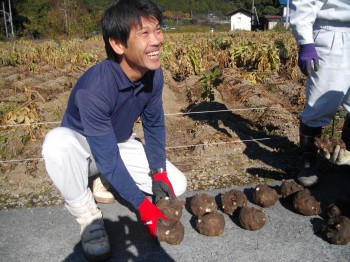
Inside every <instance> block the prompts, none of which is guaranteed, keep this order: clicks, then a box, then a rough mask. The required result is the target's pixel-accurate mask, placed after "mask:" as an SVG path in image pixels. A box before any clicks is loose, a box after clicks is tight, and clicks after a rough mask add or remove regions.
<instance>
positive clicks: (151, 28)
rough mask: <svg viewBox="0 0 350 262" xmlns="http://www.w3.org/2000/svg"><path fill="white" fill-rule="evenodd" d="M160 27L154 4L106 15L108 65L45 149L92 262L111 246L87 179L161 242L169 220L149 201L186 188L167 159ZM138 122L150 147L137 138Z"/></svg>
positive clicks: (140, 0) (138, 1)
mask: <svg viewBox="0 0 350 262" xmlns="http://www.w3.org/2000/svg"><path fill="white" fill-rule="evenodd" d="M161 23H162V12H161V11H160V10H159V8H158V7H157V6H156V5H155V4H154V3H153V2H151V1H149V0H120V1H117V2H116V3H115V4H114V5H113V6H112V7H110V8H109V9H107V10H106V11H105V13H104V15H103V18H102V33H103V39H104V44H105V49H106V53H107V59H106V60H104V61H101V62H100V63H99V64H97V65H94V66H93V67H91V68H90V69H88V70H87V71H86V72H85V73H84V74H83V75H82V76H81V77H80V78H79V79H78V81H77V83H76V85H75V86H74V88H73V90H72V93H71V95H70V97H69V101H68V105H67V109H66V112H65V114H64V116H63V120H62V123H61V126H60V127H58V128H55V129H53V130H52V131H50V132H49V133H48V134H47V136H46V138H45V141H44V144H43V149H42V155H43V158H44V161H45V166H46V170H47V173H48V174H49V176H50V177H51V179H52V181H53V183H54V184H55V186H56V187H57V188H58V189H59V191H60V192H61V194H62V197H63V198H64V200H65V202H66V207H67V209H68V210H69V211H70V212H71V213H72V214H73V215H74V216H75V217H76V218H77V221H78V223H79V224H80V225H81V241H82V246H83V250H84V254H85V255H86V256H87V258H89V259H91V260H99V259H106V258H108V257H109V256H110V245H109V240H108V236H107V234H106V231H105V228H104V224H103V219H102V214H101V211H100V210H99V208H98V207H97V205H96V203H95V200H94V197H93V195H92V193H91V191H90V189H89V188H88V177H89V176H94V175H96V174H100V175H101V176H102V177H103V178H104V179H105V180H107V181H108V182H109V184H110V185H111V186H112V187H113V188H114V189H115V190H116V191H117V192H118V193H119V194H120V196H121V197H122V198H124V199H125V200H126V201H128V202H129V203H130V204H131V205H132V206H133V207H134V208H135V211H137V212H138V214H139V217H140V221H141V223H142V224H143V225H145V227H146V228H147V229H148V232H149V234H150V235H151V236H152V237H155V238H156V237H157V222H158V221H159V220H160V219H164V220H167V218H166V217H165V216H164V215H163V214H162V213H161V212H160V210H159V209H158V208H157V206H156V205H154V204H153V203H152V202H151V201H149V200H148V198H147V197H146V195H145V193H148V194H153V195H154V196H155V199H156V200H157V199H159V198H162V197H165V196H168V197H170V198H171V199H175V198H176V196H179V195H181V194H183V193H184V192H185V190H186V187H187V182H186V178H185V176H184V174H183V173H182V172H180V171H179V170H178V169H177V168H176V167H175V166H174V165H172V164H171V163H170V162H168V161H167V160H166V157H165V141H166V139H165V135H166V133H165V121H164V112H163V106H162V90H163V81H164V79H163V74H162V69H161V67H160V53H161V50H162V44H163V40H164V37H163V33H162V30H161ZM138 117H140V118H141V120H142V125H143V131H144V138H145V144H144V145H143V144H142V143H141V142H140V141H138V140H137V139H135V137H134V136H133V133H132V131H133V130H132V129H133V125H134V122H135V121H136V120H137V119H138Z"/></svg>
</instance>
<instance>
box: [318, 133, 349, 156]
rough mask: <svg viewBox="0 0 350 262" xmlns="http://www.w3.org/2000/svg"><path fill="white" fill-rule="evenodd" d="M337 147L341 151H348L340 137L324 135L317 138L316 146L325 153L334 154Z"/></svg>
mask: <svg viewBox="0 0 350 262" xmlns="http://www.w3.org/2000/svg"><path fill="white" fill-rule="evenodd" d="M336 145H339V146H340V148H341V149H346V145H345V143H344V141H343V140H342V139H341V138H340V137H334V136H329V135H322V136H321V137H316V138H315V146H316V147H317V148H318V149H319V150H321V151H323V152H328V153H330V154H332V153H333V151H334V148H335V146H336Z"/></svg>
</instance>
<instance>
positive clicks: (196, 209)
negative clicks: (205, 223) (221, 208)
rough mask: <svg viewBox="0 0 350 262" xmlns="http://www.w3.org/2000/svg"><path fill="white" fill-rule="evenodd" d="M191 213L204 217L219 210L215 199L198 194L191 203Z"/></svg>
mask: <svg viewBox="0 0 350 262" xmlns="http://www.w3.org/2000/svg"><path fill="white" fill-rule="evenodd" d="M190 208H191V212H192V214H193V215H194V216H197V217H202V216H203V215H204V214H206V213H211V212H214V211H216V210H217V205H216V202H215V197H213V196H210V195H208V194H205V193H202V194H201V193H198V194H196V195H195V196H194V197H193V198H192V200H191V203H190Z"/></svg>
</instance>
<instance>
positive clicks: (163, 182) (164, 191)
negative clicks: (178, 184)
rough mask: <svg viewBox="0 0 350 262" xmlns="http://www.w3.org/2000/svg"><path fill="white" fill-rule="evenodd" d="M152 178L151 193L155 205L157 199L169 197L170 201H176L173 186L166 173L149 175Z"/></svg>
mask: <svg viewBox="0 0 350 262" xmlns="http://www.w3.org/2000/svg"><path fill="white" fill-rule="evenodd" d="M151 177H152V191H153V194H154V196H155V198H156V199H155V201H156V203H157V202H158V200H159V199H161V198H164V197H169V199H170V201H171V202H172V201H173V200H175V199H176V196H175V193H174V189H173V186H172V184H171V182H170V181H169V179H168V173H167V172H166V171H163V172H160V173H155V174H151Z"/></svg>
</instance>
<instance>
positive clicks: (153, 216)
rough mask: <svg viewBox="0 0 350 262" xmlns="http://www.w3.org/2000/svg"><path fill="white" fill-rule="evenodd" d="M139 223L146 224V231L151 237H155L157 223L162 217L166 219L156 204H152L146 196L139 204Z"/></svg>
mask: <svg viewBox="0 0 350 262" xmlns="http://www.w3.org/2000/svg"><path fill="white" fill-rule="evenodd" d="M139 213H140V220H141V223H142V224H143V225H144V226H146V228H147V230H148V232H149V233H150V234H151V236H152V237H155V238H156V237H157V223H158V221H159V220H161V219H163V220H165V221H168V219H167V217H166V216H164V215H163V214H162V212H161V211H160V210H159V209H158V207H157V206H156V205H153V204H152V203H151V201H149V200H148V198H147V197H146V198H145V200H143V201H142V202H141V204H140V206H139Z"/></svg>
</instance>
